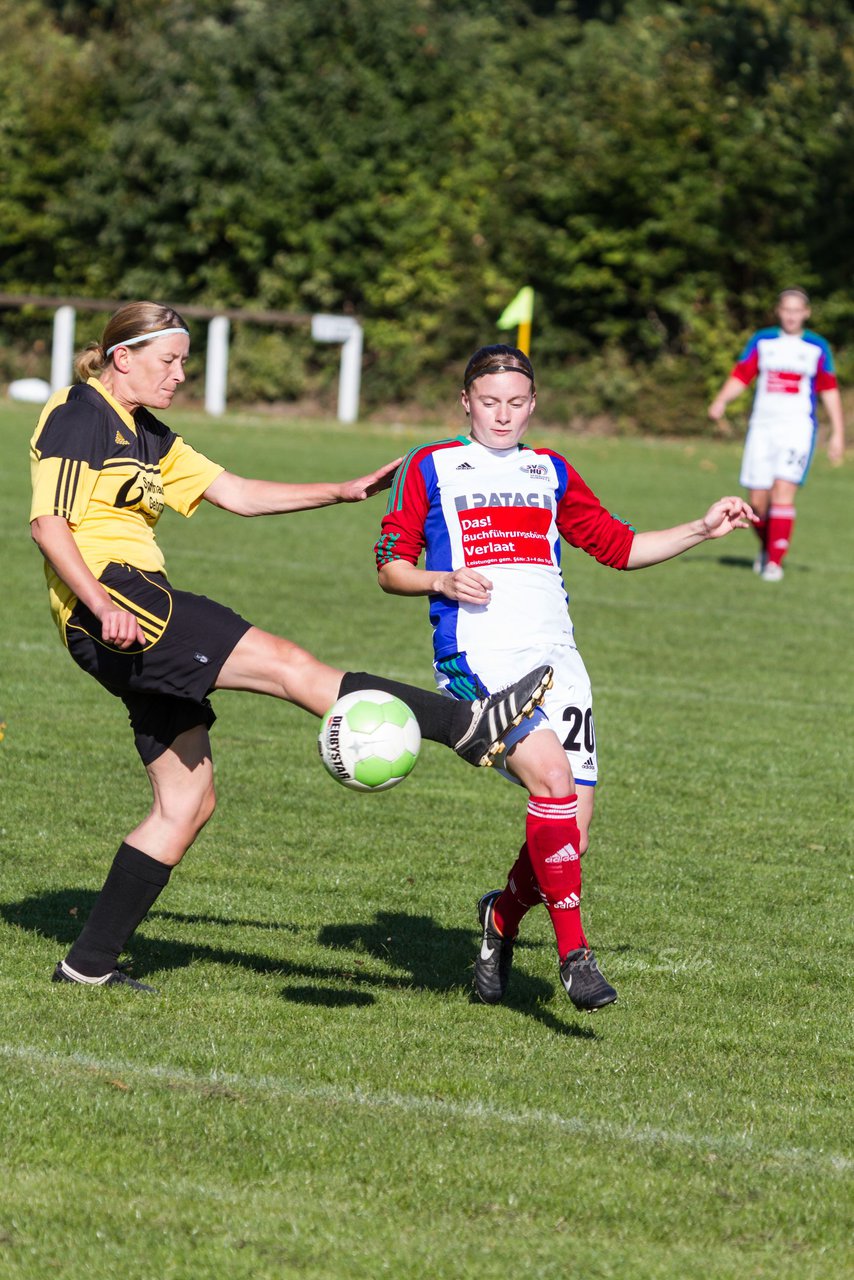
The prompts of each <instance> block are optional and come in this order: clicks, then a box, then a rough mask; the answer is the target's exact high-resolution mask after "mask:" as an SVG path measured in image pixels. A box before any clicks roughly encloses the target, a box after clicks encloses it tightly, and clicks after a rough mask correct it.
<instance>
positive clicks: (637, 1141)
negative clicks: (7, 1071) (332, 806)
mask: <svg viewBox="0 0 854 1280" xmlns="http://www.w3.org/2000/svg"><path fill="white" fill-rule="evenodd" d="M0 1057H4V1058H6V1059H10V1060H11V1059H14V1060H17V1061H18V1062H23V1063H28V1064H30V1065H31V1066H33V1067H49V1068H51V1069H53V1070H56V1069H59V1070H64V1071H68V1070H70V1069H74V1068H76V1069H78V1070H82V1071H97V1072H99V1073H103V1074H104V1075H106V1076H110V1077H114V1076H121V1077H123V1078H125V1079H130V1080H133V1079H137V1080H139V1081H144V1082H153V1083H155V1084H163V1085H166V1086H167V1087H168V1086H176V1087H178V1088H182V1089H191V1090H192V1089H197V1090H206V1089H221V1090H223V1091H225V1090H238V1089H239V1090H243V1091H245V1092H252V1093H258V1094H263V1095H265V1096H267V1097H273V1098H282V1099H289V1100H290V1101H292V1102H297V1103H299V1102H306V1103H312V1102H324V1103H327V1102H331V1103H335V1104H336V1105H339V1106H340V1105H346V1106H349V1107H362V1108H364V1109H365V1110H366V1111H398V1112H400V1113H401V1114H403V1115H424V1116H435V1117H438V1118H439V1119H456V1120H472V1121H475V1122H478V1123H485V1124H494V1123H496V1122H498V1123H499V1124H503V1125H514V1126H517V1127H520V1128H523V1129H530V1128H531V1127H532V1126H535V1125H542V1126H544V1127H545V1128H547V1129H549V1130H551V1131H552V1132H563V1133H577V1134H582V1135H583V1136H585V1137H592V1138H598V1139H604V1140H607V1141H609V1142H623V1143H627V1144H629V1145H631V1146H637V1147H645V1146H660V1147H682V1148H685V1149H687V1150H690V1151H701V1152H708V1153H720V1154H721V1155H724V1156H727V1155H734V1156H737V1157H739V1158H742V1159H743V1158H744V1157H745V1156H752V1157H753V1158H754V1160H755V1161H756V1162H757V1163H761V1162H769V1161H770V1162H774V1163H775V1164H778V1165H783V1166H788V1168H789V1169H792V1168H793V1167H795V1166H798V1167H800V1168H802V1169H803V1168H808V1169H814V1170H818V1171H823V1172H825V1173H840V1174H846V1173H849V1172H851V1170H852V1169H854V1159H850V1158H849V1157H848V1156H843V1155H839V1154H837V1153H836V1152H833V1151H821V1150H819V1151H814V1150H812V1149H811V1148H809V1147H783V1148H766V1147H764V1146H763V1145H762V1144H761V1143H759V1142H756V1141H754V1139H753V1137H752V1136H751V1135H750V1134H749V1133H738V1134H692V1133H679V1132H678V1131H674V1130H671V1129H658V1128H653V1127H652V1126H651V1125H616V1124H611V1123H609V1122H608V1121H605V1120H591V1119H584V1118H583V1117H582V1116H562V1115H559V1114H557V1113H556V1112H551V1111H542V1110H539V1109H537V1108H531V1109H524V1108H523V1109H521V1110H517V1111H510V1110H505V1109H504V1108H502V1107H493V1106H490V1105H489V1103H483V1102H452V1101H449V1100H448V1099H444V1098H425V1097H419V1096H418V1094H411V1093H394V1092H392V1091H390V1090H380V1091H379V1092H377V1093H371V1092H369V1091H368V1090H366V1089H346V1088H340V1087H339V1086H336V1085H304V1084H301V1083H299V1082H297V1081H291V1080H286V1079H283V1078H281V1077H279V1076H244V1075H240V1074H234V1073H231V1072H219V1071H212V1072H210V1073H208V1074H198V1073H196V1072H192V1071H184V1070H182V1069H181V1068H180V1067H169V1066H145V1065H142V1064H140V1063H132V1062H123V1061H121V1060H120V1059H114V1060H103V1059H99V1058H93V1057H90V1056H88V1055H87V1054H82V1053H70V1054H59V1053H48V1052H45V1051H44V1050H42V1049H38V1048H36V1047H35V1046H29V1045H9V1044H6V1045H0Z"/></svg>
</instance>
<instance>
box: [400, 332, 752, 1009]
mask: <svg viewBox="0 0 854 1280" xmlns="http://www.w3.org/2000/svg"><path fill="white" fill-rule="evenodd" d="M462 405H463V409H464V410H465V412H466V414H467V415H468V416H469V418H470V425H469V429H468V432H467V434H461V435H459V436H456V437H454V438H453V439H450V440H442V441H439V442H438V443H433V444H427V445H423V446H422V447H420V448H417V449H413V450H412V452H411V453H409V454H408V455H407V456H406V458H405V459H404V460H403V463H402V464H401V466H400V468H399V469H398V471H397V474H396V476H395V479H394V482H393V485H392V490H391V496H390V498H389V505H388V511H387V513H386V515H385V517H384V518H383V522H382V534H381V536H380V538H379V541H378V542H377V544H376V548H375V550H376V558H377V567H378V571H379V581H380V585H381V587H382V588H383V590H385V591H388V592H390V593H392V594H397V595H412V596H417V595H425V596H428V597H429V600H430V620H431V622H432V624H433V647H434V658H435V661H434V667H435V674H436V680H437V683H438V685H439V687H440V688H441V689H442V690H444V692H445V693H447V694H449V695H451V696H452V697H455V698H468V697H472V696H482V694H483V692H484V691H486V690H488V689H497V688H499V687H501V686H502V685H503V684H505V683H506V682H507V680H508V679H511V678H512V676H513V673H514V672H517V671H524V670H527V667H528V666H530V665H531V664H532V663H533V662H543V663H548V664H549V666H551V667H553V668H554V683H553V687H552V689H551V690H550V692H548V693H547V694H546V697H545V699H544V701H543V704H542V709H540V710H538V711H536V712H535V713H534V718H533V719H532V720H530V721H529V722H528V726H527V727H528V729H529V732H528V733H527V734H525V733H524V732H522V733H519V732H517V731H516V730H513V731H511V733H509V734H507V735H506V737H505V739H504V743H505V756H504V767H505V771H506V772H507V773H508V774H509V775H512V777H514V778H515V779H517V780H518V781H519V782H521V783H522V785H523V786H524V787H525V788H526V789H527V790H528V792H529V794H530V798H529V801H528V807H527V814H526V823H525V841H524V843H523V845H522V848H521V850H520V852H519V856H518V858H517V860H516V862H515V864H514V866H513V868H512V870H511V872H510V875H509V878H508V881H507V887H506V888H505V889H504V890H503V891H500V890H494V891H492V892H490V893H486V894H484V895H483V897H482V898H481V900H480V903H479V904H478V914H479V917H480V922H481V925H482V927H483V936H482V941H481V947H480V951H479V953H478V957H477V960H476V962H475V988H476V991H477V993H478V995H479V996H480V998H481V999H482V1000H483V1001H484V1002H486V1003H487V1004H495V1003H497V1002H498V1001H499V1000H501V999H502V998H503V996H504V993H505V991H506V988H507V981H508V978H509V974H510V965H511V962H512V956H513V943H514V940H515V938H516V934H517V932H518V929H519V924H520V922H521V920H522V917H523V916H524V915H525V913H526V912H527V911H528V910H529V909H530V908H531V907H532V906H536V905H537V904H538V903H539V902H544V903H545V905H546V908H547V910H548V912H549V915H550V917H551V921H552V924H553V926H554V930H555V937H556V939H557V949H558V960H559V965H560V975H561V979H562V981H563V985H564V987H565V988H566V991H567V993H568V995H569V998H570V999H571V1000H572V1002H573V1003H574V1004H575V1006H576V1007H577V1008H579V1009H586V1010H594V1009H599V1008H602V1007H603V1006H604V1005H607V1004H611V1003H612V1002H613V1001H614V1000H616V998H617V993H616V991H615V990H614V988H613V987H612V986H611V984H610V983H609V982H607V981H606V979H605V978H604V976H603V975H602V973H601V972H600V971H599V968H598V966H597V963H596V958H595V956H594V954H593V952H592V951H591V950H590V948H589V946H588V943H587V938H586V937H585V934H584V930H583V928H582V924H581V911H580V900H581V865H580V861H579V860H580V856H581V855H582V854H583V853H584V852H585V850H586V849H587V843H588V830H589V827H590V821H591V818H592V816H593V796H594V789H595V784H596V779H597V757H596V738H595V733H594V727H593V709H592V699H591V693H590V681H589V679H588V676H587V672H586V670H585V668H584V663H583V662H582V660H581V656H580V655H579V653H578V650H577V648H576V646H575V639H574V635H573V627H572V621H571V619H570V616H569V611H568V602H567V594H566V589H565V587H564V584H563V577H562V575H561V568H560V559H561V538H563V539H565V540H566V541H567V542H568V543H570V545H571V546H574V547H581V548H582V549H583V550H584V551H586V552H587V553H588V554H589V555H591V556H594V557H595V558H596V559H597V560H599V561H600V562H601V563H602V564H606V565H610V566H611V567H612V568H614V569H640V568H643V567H644V566H646V565H652V564H658V563H659V562H660V561H662V560H668V559H670V558H671V557H673V556H676V555H679V554H680V553H681V552H683V551H687V550H688V549H689V548H691V547H695V546H697V545H698V543H701V542H705V541H706V540H707V539H708V538H720V537H723V536H724V535H725V534H728V533H730V532H732V530H733V529H737V528H746V527H747V526H748V525H749V524H750V522H751V520H752V519H753V513H752V512H751V510H750V508H749V506H748V505H747V503H745V502H744V501H743V500H742V499H741V498H734V497H727V498H721V499H720V501H718V502H716V503H715V504H714V505H713V506H712V507H710V508H709V510H708V511H707V512H706V514H705V515H704V516H703V517H702V518H701V519H699V520H693V521H691V522H690V523H689V524H683V525H679V526H677V527H676V528H673V529H665V530H662V531H660V532H657V533H636V532H635V531H634V529H632V528H631V526H630V525H628V524H626V523H625V522H624V521H622V520H619V519H618V518H617V517H616V516H613V515H611V514H610V513H609V512H608V511H607V510H606V509H605V508H604V507H603V506H602V504H601V503H600V502H599V499H598V498H597V497H596V495H595V494H594V493H593V492H592V491H591V490H590V489H589V488H588V487H587V485H586V484H585V483H584V481H583V480H582V479H581V476H580V475H579V474H578V473H577V472H576V471H575V470H574V469H573V468H572V467H571V466H570V464H569V463H568V462H567V460H566V459H565V458H563V457H561V455H560V454H558V453H555V452H554V451H553V450H551V449H532V448H528V447H527V446H526V445H523V444H522V443H521V441H522V437H523V436H524V434H525V432H526V430H527V428H528V423H529V421H530V418H531V414H532V413H533V412H534V407H535V405H536V389H535V386H534V370H533V368H532V367H531V362H530V360H529V359H528V357H527V356H526V355H524V354H523V352H521V351H519V350H517V349H516V348H515V347H507V346H491V347H482V348H481V349H480V350H479V351H476V352H475V354H474V355H473V356H472V358H471V359H470V360H469V362H468V365H467V367H466V372H465V378H464V386H463V391H462ZM422 551H424V552H425V567H424V568H423V569H421V568H418V561H419V559H420V556H421V553H422Z"/></svg>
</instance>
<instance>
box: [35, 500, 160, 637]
mask: <svg viewBox="0 0 854 1280" xmlns="http://www.w3.org/2000/svg"><path fill="white" fill-rule="evenodd" d="M30 532H31V533H32V536H33V541H34V542H35V544H36V546H37V547H38V549H39V551H41V553H42V555H43V556H44V558H45V560H47V561H49V563H50V564H51V565H52V566H53V569H54V572H55V573H57V574H58V576H59V577H60V578H61V579H62V581H63V582H64V583H65V585H66V586H67V587H68V588H69V589H70V590H71V591H73V592H74V594H75V595H76V596H77V599H78V600H80V601H81V603H83V604H85V605H86V607H87V608H88V609H91V610H92V612H93V613H94V615H95V617H96V618H97V619H98V621H99V622H100V623H101V639H102V640H103V641H104V642H105V643H106V644H112V645H115V646H116V647H117V648H119V649H127V648H128V647H129V646H130V645H132V644H145V642H146V641H145V636H144V635H143V634H142V630H141V629H140V626H139V623H138V622H137V620H136V618H135V617H134V615H133V614H132V613H127V612H126V611H125V610H124V609H119V608H117V606H116V605H115V604H114V602H113V600H112V599H111V598H110V596H109V595H108V594H107V592H106V591H105V589H104V588H103V587H102V586H101V584H100V582H99V581H98V579H97V578H96V577H95V575H94V574H93V573H92V571H91V570H90V569H89V568H88V567H87V565H86V563H85V561H84V560H83V557H82V556H81V554H80V552H79V551H78V549H77V543H76V542H75V541H74V538H73V537H72V534H71V530H70V529H69V527H68V521H67V520H65V519H64V518H63V517H62V516H37V517H36V519H35V520H33V521H32V522H31V524H30Z"/></svg>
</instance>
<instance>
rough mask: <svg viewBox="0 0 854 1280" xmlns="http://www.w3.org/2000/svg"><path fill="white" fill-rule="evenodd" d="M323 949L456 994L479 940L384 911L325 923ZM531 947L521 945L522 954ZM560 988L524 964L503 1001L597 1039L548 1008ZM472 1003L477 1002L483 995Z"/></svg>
mask: <svg viewBox="0 0 854 1280" xmlns="http://www.w3.org/2000/svg"><path fill="white" fill-rule="evenodd" d="M318 941H319V942H320V943H322V945H323V946H326V947H331V948H333V949H335V950H339V951H341V950H343V951H347V952H348V953H349V954H351V955H353V956H354V957H356V958H357V959H356V963H358V957H360V956H371V957H372V958H374V959H378V960H382V961H384V962H385V963H386V964H390V965H393V966H394V967H395V968H397V969H402V970H404V971H405V972H406V974H407V985H411V986H414V987H416V988H420V989H423V990H431V991H451V990H453V989H454V988H456V987H459V985H460V974H461V973H463V972H468V973H470V972H471V970H472V967H473V963H474V961H473V956H474V954H475V951H476V948H477V943H478V937H477V935H476V934H475V932H474V930H471V929H456V928H447V927H446V926H442V925H438V924H437V923H436V921H435V920H434V919H433V917H432V916H424V915H408V914H406V913H404V912H400V911H397V912H386V911H379V912H377V914H376V916H375V917H374V919H373V921H371V922H370V923H367V924H366V923H365V922H363V921H359V922H358V923H353V924H336V925H325V926H324V927H323V928H322V929H321V930H320V932H319V934H318ZM530 945H531V944H529V943H524V942H520V943H517V946H516V950H517V952H518V951H521V950H524V949H526V948H527V947H529V946H530ZM553 995H554V988H553V987H552V986H551V985H550V984H549V983H547V982H544V981H543V980H542V978H535V977H532V976H531V975H530V974H527V973H525V971H524V970H523V969H520V968H519V967H518V966H517V967H516V968H514V970H513V981H512V984H511V986H510V989H509V991H508V994H507V996H506V998H505V999H504V1001H503V1002H502V1003H503V1005H504V1007H505V1008H509V1009H513V1010H515V1011H516V1012H518V1013H520V1014H524V1015H525V1016H527V1017H532V1018H535V1019H536V1020H537V1021H538V1022H541V1023H543V1024H544V1025H545V1026H547V1027H549V1028H550V1030H552V1031H554V1032H555V1033H556V1034H558V1035H568V1036H573V1037H580V1038H583V1039H595V1032H594V1031H593V1030H592V1029H590V1028H588V1027H579V1026H578V1025H577V1024H575V1023H569V1024H568V1023H565V1022H562V1021H561V1020H560V1019H559V1018H556V1017H555V1016H554V1014H552V1013H551V1011H550V1010H549V1009H547V1008H545V1004H546V1003H547V1002H548V1001H550V1000H551V999H552V997H553ZM472 999H473V1000H474V1001H475V1002H476V1003H479V1002H477V997H476V996H474V995H473V997H472Z"/></svg>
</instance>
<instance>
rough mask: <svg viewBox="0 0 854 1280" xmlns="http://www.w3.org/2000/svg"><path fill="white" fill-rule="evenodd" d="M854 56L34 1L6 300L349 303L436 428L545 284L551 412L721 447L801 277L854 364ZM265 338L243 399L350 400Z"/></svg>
mask: <svg viewBox="0 0 854 1280" xmlns="http://www.w3.org/2000/svg"><path fill="white" fill-rule="evenodd" d="M852 36H854V14H852V10H851V6H850V5H848V4H846V3H841V0H811V2H809V3H807V0H738V2H736V0H708V2H707V3H700V2H698V0H693V2H691V3H687V4H667V3H665V4H661V3H648V2H647V0H629V2H628V3H616V2H615V3H602V4H597V3H584V2H582V0H578V2H571V0H553V2H551V3H549V2H548V0H488V2H487V0H320V2H318V0H288V3H287V4H281V3H278V2H277V0H150V2H149V3H146V4H145V5H137V4H135V3H133V2H132V0H100V3H98V2H97V0H19V3H17V4H16V5H14V6H13V5H5V6H3V8H2V12H0V289H2V290H5V291H21V292H23V291H36V292H42V293H68V294H80V295H88V296H94V297H140V296H146V297H157V298H164V299H168V300H170V301H174V302H176V303H178V304H180V303H181V302H184V303H187V302H197V303H205V304H210V305H217V306H220V305H229V306H247V307H264V308H281V309H284V310H293V311H318V310H325V311H336V312H337V311H351V312H355V313H357V314H358V315H359V316H360V317H362V318H363V319H364V322H365V326H366V339H367V353H366V374H367V376H366V379H365V391H366V394H367V396H368V398H369V400H370V401H371V402H372V403H373V405H374V406H377V405H379V404H381V403H383V402H386V401H388V400H396V401H406V400H418V401H419V402H420V403H421V404H422V406H423V405H427V406H430V405H431V404H435V403H437V402H438V400H439V398H440V397H441V398H442V399H443V400H446V399H447V386H448V383H447V378H448V374H449V371H451V370H454V371H458V368H459V365H460V364H461V362H462V361H463V360H464V358H465V356H466V355H467V354H468V353H469V352H470V350H471V349H472V348H473V347H474V346H475V345H477V344H478V343H480V342H482V341H495V340H497V339H498V338H499V333H498V331H497V329H496V324H495V322H496V318H497V316H498V315H499V314H500V311H501V310H502V309H503V307H504V305H505V304H506V303H507V302H508V301H509V300H510V299H511V298H512V296H513V295H514V294H515V292H516V290H517V289H518V288H519V287H520V286H521V285H522V284H531V285H533V287H534V289H535V291H536V298H537V303H536V314H535V334H534V342H535V346H534V354H535V356H536V357H537V360H538V364H539V365H540V366H541V367H542V368H543V369H544V371H547V372H548V378H547V379H545V382H546V385H547V387H548V389H549V394H548V398H547V399H546V401H545V402H544V404H543V405H542V406H541V407H542V408H543V409H544V410H545V411H546V412H547V413H550V414H552V415H554V414H560V415H561V416H567V415H569V416H577V417H580V418H582V419H589V418H590V417H592V416H595V415H597V414H603V413H604V414H608V415H609V416H610V417H611V418H612V419H614V420H616V421H618V422H620V421H622V422H623V424H624V425H640V426H642V427H656V428H658V429H659V430H667V431H679V430H696V429H698V427H699V426H700V424H701V421H702V418H703V406H704V403H705V400H706V397H707V395H708V393H709V391H710V390H711V388H712V387H713V386H714V385H715V384H716V383H717V382H718V381H719V379H720V378H722V377H723V376H724V375H725V373H726V372H727V371H728V369H729V367H730V365H731V362H732V359H733V357H734V355H735V353H736V350H737V348H738V345H739V343H740V341H741V340H742V338H743V337H744V336H745V335H746V334H747V333H748V332H749V331H750V330H751V329H752V328H754V327H755V326H756V325H757V324H760V323H766V322H767V321H768V320H769V319H770V312H771V309H772V307H773V300H774V297H775V295H776V292H777V291H778V289H779V288H780V287H782V286H783V285H786V284H790V283H799V284H801V285H803V286H805V287H807V288H808V289H810V290H811V291H812V292H813V293H814V294H815V295H816V296H817V297H819V298H820V299H821V306H820V308H819V309H818V310H817V314H816V316H815V323H816V324H817V326H818V327H820V328H821V331H822V332H823V333H825V334H826V336H827V337H828V338H830V340H831V342H833V343H834V345H835V346H836V347H837V348H838V347H840V346H842V347H843V348H844V343H845V340H846V337H847V330H848V327H849V324H850V321H851V320H852V318H854V293H852V286H851V280H852V266H854V247H852V240H851V237H850V235H848V234H847V233H848V222H849V211H850V209H851V208H852V207H854V189H852V188H854V168H852V165H851V155H852V141H854V106H852V86H854V40H852ZM31 323H32V322H28V320H27V317H24V318H20V317H16V318H14V319H13V318H12V317H11V313H9V312H7V313H4V323H3V328H4V334H5V338H4V341H6V342H7V343H8V342H10V341H11V342H15V341H16V340H17V342H18V343H19V344H20V342H22V341H24V340H26V339H27V338H28V336H30V335H31V333H32V327H31ZM28 324H29V326H30V327H28ZM16 326H17V327H16ZM511 336H512V335H511ZM254 346H255V343H254V341H252V340H251V335H250V336H249V337H246V338H244V340H243V341H241V338H240V334H239V333H238V335H237V342H236V347H235V360H234V368H233V382H232V391H233V392H238V393H242V394H244V395H245V396H247V397H249V398H252V399H265V398H266V399H270V400H276V399H288V398H292V399H296V398H305V397H307V396H309V397H310V396H311V395H313V394H318V395H321V396H322V394H323V390H324V387H325V386H327V385H328V384H330V383H331V381H332V380H333V378H334V364H333V362H332V361H330V360H329V359H328V358H327V357H328V354H329V353H328V352H327V353H325V354H324V353H322V352H319V351H318V349H317V348H314V347H313V346H312V344H311V341H310V339H309V337H308V335H307V334H306V333H303V332H302V331H288V332H287V333H286V334H285V335H276V336H274V338H273V339H271V340H269V341H268V344H267V349H266V351H265V352H263V353H261V354H260V355H259V354H258V353H257V352H255V351H254ZM841 355H842V371H843V374H845V373H846V366H847V363H854V358H852V357H848V359H847V360H846V356H845V352H844V349H843V351H842V352H841ZM0 358H2V352H0ZM280 371H281V372H280ZM849 376H850V374H849Z"/></svg>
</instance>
